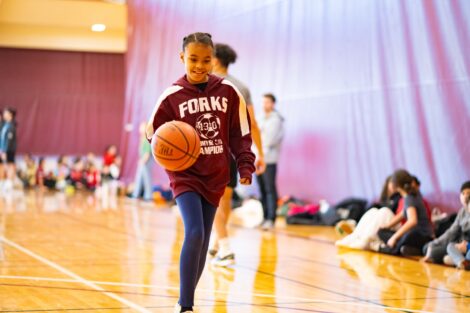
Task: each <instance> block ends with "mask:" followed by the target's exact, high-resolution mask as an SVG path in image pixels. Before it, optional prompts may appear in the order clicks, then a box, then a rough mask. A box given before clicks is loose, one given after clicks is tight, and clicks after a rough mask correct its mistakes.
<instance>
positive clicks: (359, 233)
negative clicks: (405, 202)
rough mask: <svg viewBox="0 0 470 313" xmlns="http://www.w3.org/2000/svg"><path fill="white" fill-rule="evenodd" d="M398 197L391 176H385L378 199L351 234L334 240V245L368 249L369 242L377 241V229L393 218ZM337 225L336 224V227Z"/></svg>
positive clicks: (398, 194) (399, 196)
mask: <svg viewBox="0 0 470 313" xmlns="http://www.w3.org/2000/svg"><path fill="white" fill-rule="evenodd" d="M400 198H401V195H400V193H398V191H397V188H396V187H395V185H394V184H393V183H392V176H389V177H387V179H386V180H385V183H384V186H383V188H382V194H381V196H380V201H379V202H378V203H376V204H375V206H374V207H372V208H370V209H369V210H367V212H366V213H365V214H364V215H363V216H362V218H361V219H360V221H359V223H358V224H357V226H356V227H355V229H354V231H353V232H352V233H351V234H349V235H348V236H346V237H344V238H342V239H340V240H338V241H336V243H335V244H336V246H338V247H347V248H352V249H360V250H367V249H370V245H371V243H374V242H377V241H378V237H377V232H378V230H379V229H380V228H381V227H384V226H386V225H388V223H389V222H390V221H391V220H392V219H393V216H394V214H395V212H396V211H397V208H398V203H399V200H400ZM340 223H342V222H340ZM339 226H340V225H337V227H339Z"/></svg>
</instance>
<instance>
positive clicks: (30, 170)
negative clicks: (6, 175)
mask: <svg viewBox="0 0 470 313" xmlns="http://www.w3.org/2000/svg"><path fill="white" fill-rule="evenodd" d="M23 162H24V168H23V169H22V170H21V171H20V174H19V176H20V179H21V181H22V182H23V187H24V188H26V189H27V188H32V187H34V186H36V171H37V166H36V162H34V159H33V156H32V155H31V154H25V155H24V157H23Z"/></svg>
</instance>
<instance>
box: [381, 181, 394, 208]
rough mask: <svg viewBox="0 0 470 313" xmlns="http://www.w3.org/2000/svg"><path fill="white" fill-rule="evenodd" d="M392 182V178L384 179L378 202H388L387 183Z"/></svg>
mask: <svg viewBox="0 0 470 313" xmlns="http://www.w3.org/2000/svg"><path fill="white" fill-rule="evenodd" d="M391 180H392V176H388V177H387V179H385V182H384V186H383V188H382V192H381V193H380V202H386V201H388V198H389V196H390V195H389V194H388V183H390V181H391Z"/></svg>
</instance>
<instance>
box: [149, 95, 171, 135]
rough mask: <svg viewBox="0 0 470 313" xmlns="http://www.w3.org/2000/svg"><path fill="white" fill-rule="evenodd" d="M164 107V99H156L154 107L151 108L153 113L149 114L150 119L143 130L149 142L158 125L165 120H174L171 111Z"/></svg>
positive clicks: (165, 102)
mask: <svg viewBox="0 0 470 313" xmlns="http://www.w3.org/2000/svg"><path fill="white" fill-rule="evenodd" d="M166 107H167V101H166V99H164V100H162V101H160V99H159V101H157V104H156V105H155V108H154V109H153V113H152V115H151V116H150V119H149V121H148V123H147V127H146V130H145V133H146V136H147V140H148V141H149V142H151V141H152V137H153V134H154V133H155V131H156V130H157V129H158V127H160V126H161V125H163V124H165V123H166V122H170V121H172V120H174V118H173V117H172V115H171V113H170V112H168V110H167V109H166Z"/></svg>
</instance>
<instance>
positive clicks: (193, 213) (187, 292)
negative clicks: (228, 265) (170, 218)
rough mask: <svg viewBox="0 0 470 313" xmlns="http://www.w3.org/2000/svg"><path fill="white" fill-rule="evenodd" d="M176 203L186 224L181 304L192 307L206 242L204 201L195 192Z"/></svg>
mask: <svg viewBox="0 0 470 313" xmlns="http://www.w3.org/2000/svg"><path fill="white" fill-rule="evenodd" d="M176 203H177V204H178V207H179V209H180V211H181V216H182V218H183V223H184V242H183V248H182V251H181V257H180V299H179V304H180V305H181V306H182V307H192V306H193V305H194V291H195V289H196V284H197V281H198V278H199V276H198V275H199V260H200V258H201V252H202V249H203V245H204V240H205V233H204V215H203V209H202V199H201V196H200V195H199V194H197V193H195V192H186V193H183V194H181V195H180V196H178V197H177V198H176ZM208 235H209V234H208ZM207 237H209V236H207ZM204 254H205V253H204Z"/></svg>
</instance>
